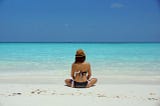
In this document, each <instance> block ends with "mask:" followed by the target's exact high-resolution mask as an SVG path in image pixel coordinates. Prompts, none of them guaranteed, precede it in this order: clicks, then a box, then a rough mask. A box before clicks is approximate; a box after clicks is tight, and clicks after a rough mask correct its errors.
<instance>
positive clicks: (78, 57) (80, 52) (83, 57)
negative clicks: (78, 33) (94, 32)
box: [75, 49, 86, 63]
mask: <svg viewBox="0 0 160 106" xmlns="http://www.w3.org/2000/svg"><path fill="white" fill-rule="evenodd" d="M85 60H86V55H85V53H84V51H83V50H82V49H78V50H77V51H76V55H75V63H83V62H84V61H85Z"/></svg>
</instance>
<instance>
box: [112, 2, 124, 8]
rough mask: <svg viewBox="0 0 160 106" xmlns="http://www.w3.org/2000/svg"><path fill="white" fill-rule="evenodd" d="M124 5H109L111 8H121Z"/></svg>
mask: <svg viewBox="0 0 160 106" xmlns="http://www.w3.org/2000/svg"><path fill="white" fill-rule="evenodd" d="M123 7H124V4H121V3H113V4H111V8H123Z"/></svg>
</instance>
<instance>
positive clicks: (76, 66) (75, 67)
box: [65, 49, 97, 88]
mask: <svg viewBox="0 0 160 106" xmlns="http://www.w3.org/2000/svg"><path fill="white" fill-rule="evenodd" d="M85 59H86V55H85V53H84V51H83V50H82V49H79V50H77V52H76V55H75V62H74V63H73V64H72V70H71V77H72V79H66V80H65V83H66V85H67V86H69V87H73V88H89V87H91V86H93V85H94V84H95V83H96V82H97V79H96V78H91V79H90V77H91V66H90V64H89V63H87V62H85Z"/></svg>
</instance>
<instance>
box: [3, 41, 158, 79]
mask: <svg viewBox="0 0 160 106" xmlns="http://www.w3.org/2000/svg"><path fill="white" fill-rule="evenodd" d="M77 49H83V50H84V51H85V52H86V55H87V58H86V61H87V62H89V63H90V64H91V67H92V73H93V75H94V76H95V77H96V76H99V77H110V76H115V77H118V76H127V77H129V76H131V77H137V76H143V77H147V78H150V77H152V78H153V77H156V78H157V77H158V78H159V76H160V43H0V75H21V74H22V75H39V74H40V75H52V76H53V77H57V76H59V77H61V76H62V77H63V76H66V77H67V76H68V77H69V76H70V70H71V64H72V63H73V62H74V58H75V52H76V50H77Z"/></svg>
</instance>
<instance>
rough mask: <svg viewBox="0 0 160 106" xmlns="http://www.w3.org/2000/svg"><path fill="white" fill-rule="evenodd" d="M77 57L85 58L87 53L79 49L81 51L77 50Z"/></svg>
mask: <svg viewBox="0 0 160 106" xmlns="http://www.w3.org/2000/svg"><path fill="white" fill-rule="evenodd" d="M75 56H76V57H83V56H86V55H85V53H84V51H83V50H82V49H79V50H77V52H76V55H75Z"/></svg>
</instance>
